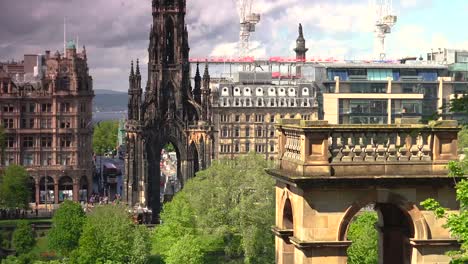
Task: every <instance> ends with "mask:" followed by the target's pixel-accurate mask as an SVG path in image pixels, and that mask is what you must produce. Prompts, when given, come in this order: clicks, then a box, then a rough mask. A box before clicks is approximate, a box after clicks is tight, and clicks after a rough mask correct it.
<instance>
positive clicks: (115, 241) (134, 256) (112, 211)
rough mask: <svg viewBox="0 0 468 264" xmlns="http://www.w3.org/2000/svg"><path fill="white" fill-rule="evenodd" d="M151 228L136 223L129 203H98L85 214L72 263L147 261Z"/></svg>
mask: <svg viewBox="0 0 468 264" xmlns="http://www.w3.org/2000/svg"><path fill="white" fill-rule="evenodd" d="M150 241H151V240H150V235H149V230H148V229H147V228H146V227H138V226H135V225H134V224H133V222H132V220H131V218H130V215H129V214H128V212H127V209H126V207H124V206H119V205H109V206H98V207H96V208H94V209H93V212H91V213H90V214H88V216H87V217H86V220H85V223H84V226H83V233H82V235H81V237H80V240H79V247H78V248H77V249H76V250H75V251H73V252H72V254H71V256H70V260H71V261H70V262H71V263H79V264H88V263H89V264H95V263H113V264H117V263H122V264H124V263H132V264H144V263H147V261H148V257H149V254H150V249H151V242H150Z"/></svg>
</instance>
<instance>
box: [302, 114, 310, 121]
mask: <svg viewBox="0 0 468 264" xmlns="http://www.w3.org/2000/svg"><path fill="white" fill-rule="evenodd" d="M301 118H302V120H310V115H301Z"/></svg>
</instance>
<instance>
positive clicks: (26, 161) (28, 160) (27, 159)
mask: <svg viewBox="0 0 468 264" xmlns="http://www.w3.org/2000/svg"><path fill="white" fill-rule="evenodd" d="M33 164H34V156H33V154H32V153H25V154H23V166H32V165H33Z"/></svg>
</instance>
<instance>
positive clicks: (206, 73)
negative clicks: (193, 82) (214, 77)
mask: <svg viewBox="0 0 468 264" xmlns="http://www.w3.org/2000/svg"><path fill="white" fill-rule="evenodd" d="M208 75H209V73H208V60H206V61H205V72H204V73H203V76H208Z"/></svg>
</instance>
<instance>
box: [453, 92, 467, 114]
mask: <svg viewBox="0 0 468 264" xmlns="http://www.w3.org/2000/svg"><path fill="white" fill-rule="evenodd" d="M450 111H452V112H458V113H462V114H466V115H468V94H464V95H462V96H460V97H456V98H453V99H452V100H450Z"/></svg>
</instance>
